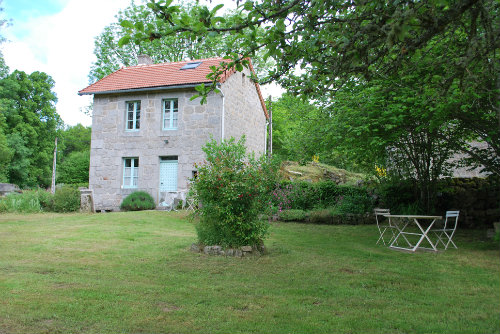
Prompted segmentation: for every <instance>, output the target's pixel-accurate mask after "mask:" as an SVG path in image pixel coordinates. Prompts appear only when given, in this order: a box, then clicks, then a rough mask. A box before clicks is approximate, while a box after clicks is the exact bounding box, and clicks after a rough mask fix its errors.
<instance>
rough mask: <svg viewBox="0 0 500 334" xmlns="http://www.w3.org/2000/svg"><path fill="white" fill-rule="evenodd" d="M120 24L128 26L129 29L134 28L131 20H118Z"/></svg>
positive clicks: (124, 26)
mask: <svg viewBox="0 0 500 334" xmlns="http://www.w3.org/2000/svg"><path fill="white" fill-rule="evenodd" d="M120 25H121V26H122V27H123V28H130V29H134V25H133V24H132V22H130V21H129V20H122V21H120Z"/></svg>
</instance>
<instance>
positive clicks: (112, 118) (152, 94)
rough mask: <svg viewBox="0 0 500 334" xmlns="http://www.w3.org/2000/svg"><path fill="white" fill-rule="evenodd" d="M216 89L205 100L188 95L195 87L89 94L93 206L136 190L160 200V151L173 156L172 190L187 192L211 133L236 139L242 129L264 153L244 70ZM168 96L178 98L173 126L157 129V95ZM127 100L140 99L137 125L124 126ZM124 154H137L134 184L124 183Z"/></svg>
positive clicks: (257, 108)
mask: <svg viewBox="0 0 500 334" xmlns="http://www.w3.org/2000/svg"><path fill="white" fill-rule="evenodd" d="M220 89H221V91H222V92H223V94H215V93H212V94H211V95H210V96H209V97H208V101H207V103H206V104H204V105H200V100H199V99H196V100H193V101H190V97H192V96H193V95H194V94H195V90H194V88H186V89H171V90H170V89H165V90H160V91H148V92H129V93H122V94H96V95H94V110H93V117H92V142H91V151H90V177H89V188H90V189H91V190H92V191H93V194H94V205H95V209H96V210H98V211H99V210H118V209H119V206H120V203H121V202H122V200H123V199H124V198H125V197H126V196H127V195H128V194H130V193H132V192H133V191H137V190H143V191H146V192H148V193H149V194H151V195H152V196H153V198H154V199H155V201H156V203H157V205H159V204H160V202H161V194H160V193H159V182H160V160H161V158H162V157H177V161H178V167H177V168H178V172H177V191H178V192H186V191H187V190H188V183H189V182H188V179H189V178H191V177H192V175H193V171H194V170H195V168H194V163H196V162H201V161H203V159H204V153H203V151H202V150H201V147H202V146H203V145H204V144H205V143H206V142H207V140H209V139H210V136H213V138H214V139H216V140H220V139H221V137H222V136H224V138H230V137H235V138H237V139H238V138H240V137H241V135H243V134H245V135H246V138H247V147H248V149H249V151H254V152H256V153H263V152H264V150H265V138H266V117H265V114H264V111H263V109H262V106H261V104H260V100H259V96H258V93H257V90H256V87H255V85H254V83H253V82H251V81H250V79H249V73H248V72H247V73H246V74H245V76H244V77H243V76H242V73H239V72H236V73H234V74H233V75H232V76H230V77H229V78H228V80H226V81H225V82H224V83H223V84H222V85H221V87H220ZM169 98H176V99H178V110H179V111H178V126H177V129H176V130H163V129H162V117H163V111H162V103H163V102H162V101H163V100H164V99H169ZM130 101H140V102H141V119H140V128H139V129H138V130H126V122H125V120H126V105H127V102H130ZM124 158H138V159H139V168H138V179H137V187H136V188H125V187H124V186H123V178H124V175H123V173H124Z"/></svg>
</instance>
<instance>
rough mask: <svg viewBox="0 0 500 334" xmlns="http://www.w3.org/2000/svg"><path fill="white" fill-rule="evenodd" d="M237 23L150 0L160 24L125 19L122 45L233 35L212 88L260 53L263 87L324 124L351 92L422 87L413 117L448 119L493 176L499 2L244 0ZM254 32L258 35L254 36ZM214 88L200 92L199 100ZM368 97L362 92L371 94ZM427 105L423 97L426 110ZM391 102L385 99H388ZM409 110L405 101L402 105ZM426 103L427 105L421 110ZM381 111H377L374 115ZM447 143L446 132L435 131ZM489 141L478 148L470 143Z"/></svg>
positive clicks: (498, 122)
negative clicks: (275, 88)
mask: <svg viewBox="0 0 500 334" xmlns="http://www.w3.org/2000/svg"><path fill="white" fill-rule="evenodd" d="M239 4H240V5H239V6H238V9H237V12H238V14H239V15H238V16H237V17H236V18H235V19H234V20H232V21H230V22H229V21H228V20H226V19H225V18H224V17H223V16H222V15H220V14H219V12H220V9H221V8H222V5H218V6H215V7H214V8H213V9H209V8H208V7H206V6H205V7H203V6H201V8H200V10H199V11H198V12H197V14H196V15H191V16H190V15H184V14H183V13H182V12H181V10H180V7H178V6H174V5H172V1H170V0H159V1H155V0H152V1H151V2H150V3H148V5H147V6H148V8H149V10H150V12H151V13H152V14H154V15H155V17H156V18H157V21H159V22H161V24H158V25H156V26H155V25H146V26H142V25H139V26H136V25H134V24H133V21H128V20H124V21H122V23H121V24H122V26H123V27H125V28H126V29H125V30H126V32H127V35H126V36H124V37H123V38H122V39H121V44H127V43H130V42H134V43H136V44H137V43H142V42H143V41H155V40H157V39H161V38H163V37H164V36H177V35H183V36H185V35H189V36H221V35H222V36H232V37H233V38H235V39H237V40H238V43H237V44H233V45H232V48H226V50H225V51H226V52H225V53H226V54H227V55H228V56H229V57H230V58H231V59H232V61H233V62H232V63H230V64H228V65H226V67H222V68H221V69H214V76H213V78H214V82H215V80H216V79H217V77H218V76H219V75H222V74H223V72H224V70H226V69H227V67H236V69H237V70H241V69H242V65H246V62H245V59H246V57H252V56H254V55H255V54H256V53H257V52H262V53H263V54H264V59H267V58H271V59H273V60H274V62H275V63H276V66H275V67H273V68H271V69H270V70H269V71H268V72H267V75H266V76H264V78H263V79H262V80H261V83H267V82H271V81H275V82H278V83H280V84H281V85H282V86H284V87H286V88H287V89H288V90H289V91H291V92H294V93H296V94H300V95H303V96H306V97H308V98H310V99H314V100H315V101H317V105H318V106H320V107H321V109H322V110H323V111H324V112H325V113H326V115H327V116H328V117H329V118H330V119H334V118H335V117H336V116H335V115H336V114H337V113H338V112H340V111H339V109H338V108H337V106H338V104H337V106H336V105H335V103H336V97H337V96H338V95H339V94H341V93H342V92H348V91H349V89H353V87H357V88H356V89H357V90H359V89H361V88H363V87H365V88H370V86H372V87H373V85H377V86H380V85H383V86H385V87H386V90H387V91H388V90H390V89H391V87H392V88H399V89H400V91H404V92H405V94H408V95H407V97H411V94H412V89H414V88H421V87H422V85H424V86H427V85H429V90H428V91H426V92H424V93H423V94H421V95H418V94H420V92H421V91H420V89H415V90H414V92H415V97H416V98H420V99H421V100H420V101H418V102H417V103H410V104H409V105H412V106H418V108H419V110H418V111H417V110H414V111H415V112H423V113H427V114H428V115H427V116H428V117H425V119H426V121H425V123H423V124H421V125H420V129H422V130H427V129H429V130H431V131H432V130H433V129H435V128H439V127H441V128H442V129H444V127H443V126H445V127H446V124H447V123H448V122H451V123H450V126H456V127H457V129H460V131H461V130H463V129H465V130H467V131H464V132H463V135H462V136H461V138H460V139H458V138H455V137H454V136H451V137H450V136H448V139H453V138H455V139H453V140H454V142H453V143H452V144H453V145H455V147H456V149H457V150H462V151H465V152H467V153H469V154H471V155H472V156H473V157H474V160H475V163H478V164H483V165H485V166H486V167H487V168H488V169H489V170H490V171H491V172H494V173H497V174H500V105H499V104H500V93H499V88H500V75H499V73H500V61H499V57H500V2H498V1H497V0H427V1H412V0H402V1H382V0H378V1H366V2H353V1H345V0H325V1H315V0H280V1H276V0H259V1H252V0H248V1H245V2H239ZM257 29H261V30H263V31H264V32H265V33H260V34H259V33H257V32H256V31H257ZM213 89H215V83H214V85H213V86H212V87H207V88H206V90H205V91H203V90H202V91H201V94H202V95H203V94H207V93H208V92H209V91H210V90H213ZM368 92H369V90H367V91H366V93H368ZM424 99H431V100H429V102H430V103H428V104H426V103H425V102H426V101H425V100H424ZM388 101H390V100H388ZM407 105H408V104H407ZM428 106H430V107H428ZM380 111H381V112H382V110H380ZM439 134H440V135H442V136H443V139H440V140H446V138H445V137H446V136H447V135H448V134H449V132H447V131H441V132H439ZM474 139H477V140H480V141H483V142H485V143H487V147H486V148H485V149H481V150H477V149H474V148H472V147H470V146H468V145H467V142H468V141H470V140H474Z"/></svg>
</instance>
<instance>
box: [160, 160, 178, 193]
mask: <svg viewBox="0 0 500 334" xmlns="http://www.w3.org/2000/svg"><path fill="white" fill-rule="evenodd" d="M177 165H178V161H177V160H162V161H160V193H161V192H169V191H177Z"/></svg>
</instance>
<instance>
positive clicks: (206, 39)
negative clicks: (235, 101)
mask: <svg viewBox="0 0 500 334" xmlns="http://www.w3.org/2000/svg"><path fill="white" fill-rule="evenodd" d="M176 8H177V14H178V15H179V16H180V17H197V16H198V15H201V14H200V13H202V12H203V11H204V10H205V8H204V7H203V6H200V5H199V4H197V3H195V2H189V1H187V2H184V3H183V4H182V5H181V6H178V7H176ZM236 17H238V14H237V13H228V14H225V15H224V17H223V19H224V20H227V21H229V22H231V21H234V20H236ZM116 18H117V21H116V22H113V23H111V24H109V25H108V26H106V27H105V28H104V30H103V32H102V33H101V34H100V35H99V36H97V37H96V38H95V41H94V54H95V56H96V58H97V60H96V62H94V63H93V64H92V67H91V70H90V73H89V81H90V82H91V83H92V82H95V81H97V80H99V79H102V78H103V77H104V76H106V75H108V74H111V73H112V72H114V71H117V70H118V69H120V67H121V66H134V65H137V56H138V55H141V54H146V55H149V56H150V57H151V58H152V60H153V62H155V63H163V62H174V61H182V60H185V59H201V58H210V57H219V56H221V55H222V54H224V53H225V51H226V50H227V49H232V48H233V45H234V44H238V43H239V42H238V41H237V40H235V39H234V38H229V36H223V35H221V34H216V33H214V34H209V35H206V36H196V35H193V34H190V33H187V32H186V33H179V34H173V35H168V34H166V35H162V36H159V35H158V36H156V37H154V38H147V39H144V40H139V39H135V41H136V43H124V42H127V41H129V40H130V35H129V34H128V33H127V32H129V31H130V29H138V31H143V30H145V29H148V30H155V31H157V30H158V31H159V30H163V29H164V28H163V27H164V26H165V22H163V21H162V20H158V19H157V18H156V16H155V15H154V14H153V13H152V12H151V11H150V10H148V7H147V6H145V5H136V4H134V3H133V2H132V3H131V5H130V6H129V7H128V8H126V9H125V10H123V11H120V12H119V13H118V15H117V16H116ZM132 22H133V23H132ZM120 23H121V24H120ZM259 31H262V29H259ZM119 42H120V43H119ZM119 44H120V45H122V46H123V47H122V48H120V47H119ZM261 59H262V58H261V57H257V59H256V60H257V62H258V64H259V67H260V68H267V65H266V64H265V63H264V62H262V61H261Z"/></svg>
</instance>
